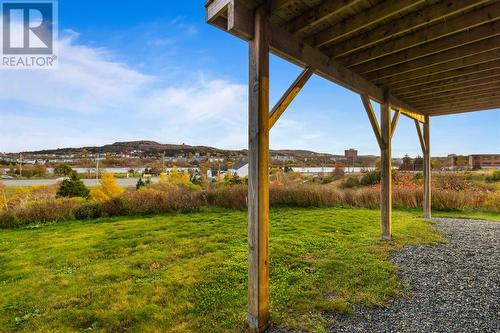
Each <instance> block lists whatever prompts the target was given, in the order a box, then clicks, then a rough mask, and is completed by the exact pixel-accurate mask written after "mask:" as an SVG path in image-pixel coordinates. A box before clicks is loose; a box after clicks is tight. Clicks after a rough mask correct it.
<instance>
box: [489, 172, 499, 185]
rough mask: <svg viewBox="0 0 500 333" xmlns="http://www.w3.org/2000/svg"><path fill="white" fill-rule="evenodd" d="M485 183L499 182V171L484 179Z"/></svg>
mask: <svg viewBox="0 0 500 333" xmlns="http://www.w3.org/2000/svg"><path fill="white" fill-rule="evenodd" d="M486 181H487V182H489V183H494V182H500V170H495V171H493V173H492V174H491V176H487V177H486Z"/></svg>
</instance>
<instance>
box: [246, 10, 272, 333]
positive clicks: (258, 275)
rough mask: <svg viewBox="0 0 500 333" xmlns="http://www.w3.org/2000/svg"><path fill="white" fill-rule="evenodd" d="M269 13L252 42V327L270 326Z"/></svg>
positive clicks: (258, 20)
mask: <svg viewBox="0 0 500 333" xmlns="http://www.w3.org/2000/svg"><path fill="white" fill-rule="evenodd" d="M267 20H268V18H267V10H266V8H265V7H264V6H261V7H259V8H257V9H256V10H255V16H254V34H253V36H254V38H253V39H252V40H250V42H249V43H250V72H249V124H248V125H249V128H248V135H249V137H248V162H249V163H248V167H249V170H248V326H249V331H250V332H256V333H260V332H263V331H265V330H266V329H267V327H268V324H269V170H268V159H269V30H268V29H269V27H268V21H267Z"/></svg>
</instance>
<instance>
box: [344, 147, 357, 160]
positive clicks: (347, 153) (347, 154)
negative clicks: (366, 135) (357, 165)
mask: <svg viewBox="0 0 500 333" xmlns="http://www.w3.org/2000/svg"><path fill="white" fill-rule="evenodd" d="M344 156H345V158H357V157H358V151H357V150H356V149H353V148H350V149H347V150H344Z"/></svg>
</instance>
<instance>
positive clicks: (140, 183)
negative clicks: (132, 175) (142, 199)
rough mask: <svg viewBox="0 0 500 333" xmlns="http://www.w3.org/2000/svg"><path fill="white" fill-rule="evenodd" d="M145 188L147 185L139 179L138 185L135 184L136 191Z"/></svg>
mask: <svg viewBox="0 0 500 333" xmlns="http://www.w3.org/2000/svg"><path fill="white" fill-rule="evenodd" d="M144 186H146V184H145V183H144V181H143V180H142V178H139V180H138V181H137V184H135V189H136V190H139V189H140V188H141V187H144Z"/></svg>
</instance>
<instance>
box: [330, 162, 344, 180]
mask: <svg viewBox="0 0 500 333" xmlns="http://www.w3.org/2000/svg"><path fill="white" fill-rule="evenodd" d="M344 174H345V171H344V164H343V163H341V162H335V171H334V172H333V177H334V178H335V179H341V178H342V177H344Z"/></svg>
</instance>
